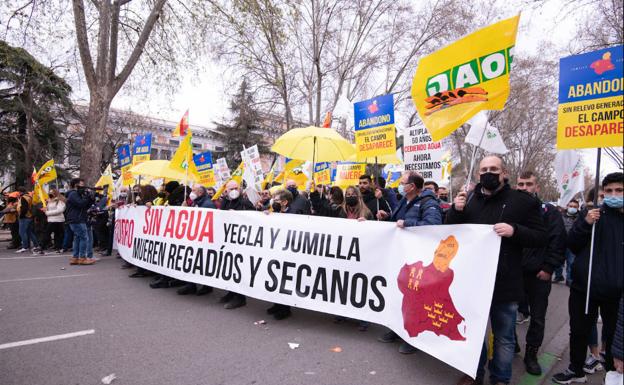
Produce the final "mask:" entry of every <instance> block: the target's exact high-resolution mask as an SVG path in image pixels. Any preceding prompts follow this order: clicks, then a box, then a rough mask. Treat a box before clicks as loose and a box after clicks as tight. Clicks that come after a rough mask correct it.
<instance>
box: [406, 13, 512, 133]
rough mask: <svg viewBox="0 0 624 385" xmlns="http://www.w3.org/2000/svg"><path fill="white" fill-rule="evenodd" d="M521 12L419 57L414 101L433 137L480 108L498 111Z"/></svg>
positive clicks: (504, 97) (504, 96)
mask: <svg viewBox="0 0 624 385" xmlns="http://www.w3.org/2000/svg"><path fill="white" fill-rule="evenodd" d="M519 20H520V15H518V16H515V17H512V18H510V19H506V20H502V21H499V22H498V23H495V24H492V25H490V26H488V27H485V28H483V29H480V30H478V31H476V32H474V33H472V34H470V35H468V36H466V37H464V38H462V39H460V40H458V41H456V42H454V43H452V44H450V45H448V46H446V47H444V48H442V49H440V50H439V51H436V52H434V53H432V54H431V55H429V56H426V57H424V58H422V59H421V60H420V61H419V62H418V68H417V69H416V75H415V76H414V80H413V81H412V100H413V102H414V104H415V105H416V109H417V110H418V115H419V116H420V119H421V120H422V121H423V123H424V124H425V126H426V127H427V129H428V130H429V133H430V134H431V137H432V139H433V141H434V142H437V141H439V140H441V139H443V138H445V137H446V136H448V135H450V134H451V133H452V132H453V131H455V130H456V129H457V128H458V127H459V126H461V125H462V124H463V123H465V122H466V121H467V120H468V119H470V118H471V117H472V116H473V115H474V114H476V113H477V112H479V111H481V110H502V109H503V108H504V107H505V103H506V102H507V97H508V96H509V72H510V69H511V63H512V59H513V48H514V45H515V44H516V32H517V30H518V22H519Z"/></svg>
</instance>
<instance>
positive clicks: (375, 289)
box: [368, 275, 386, 312]
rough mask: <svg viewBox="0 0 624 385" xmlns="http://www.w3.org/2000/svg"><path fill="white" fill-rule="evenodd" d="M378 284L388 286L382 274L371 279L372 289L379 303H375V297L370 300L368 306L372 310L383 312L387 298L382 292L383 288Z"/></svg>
mask: <svg viewBox="0 0 624 385" xmlns="http://www.w3.org/2000/svg"><path fill="white" fill-rule="evenodd" d="M378 286H382V287H386V279H385V278H384V277H382V276H379V275H376V276H374V277H373V279H371V290H372V292H373V294H374V295H375V296H376V297H377V300H378V301H379V304H378V305H376V304H375V300H374V299H372V298H371V299H369V300H368V306H369V307H370V308H371V310H372V311H376V312H381V311H383V309H384V308H385V307H386V299H385V298H384V296H383V294H381V289H380V288H379V287H378Z"/></svg>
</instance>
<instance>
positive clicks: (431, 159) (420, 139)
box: [403, 126, 445, 181]
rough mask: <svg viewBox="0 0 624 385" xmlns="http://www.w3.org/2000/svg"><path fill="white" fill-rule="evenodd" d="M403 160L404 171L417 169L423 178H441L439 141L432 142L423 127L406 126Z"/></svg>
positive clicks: (441, 152)
mask: <svg viewBox="0 0 624 385" xmlns="http://www.w3.org/2000/svg"><path fill="white" fill-rule="evenodd" d="M404 138H405V142H404V145H403V162H404V163H405V171H417V172H418V173H419V174H420V175H422V177H423V178H424V179H425V180H434V181H441V180H442V156H443V155H444V152H445V151H444V148H443V147H442V143H441V142H434V141H433V140H432V139H431V135H429V132H428V131H427V129H426V128H425V127H422V126H420V127H415V126H412V127H406V128H405V131H404Z"/></svg>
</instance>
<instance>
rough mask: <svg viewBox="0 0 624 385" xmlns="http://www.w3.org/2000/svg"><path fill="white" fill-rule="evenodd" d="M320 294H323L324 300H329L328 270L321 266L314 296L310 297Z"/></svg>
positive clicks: (315, 282) (313, 292)
mask: <svg viewBox="0 0 624 385" xmlns="http://www.w3.org/2000/svg"><path fill="white" fill-rule="evenodd" d="M318 295H320V296H322V297H323V301H325V302H327V272H326V271H325V268H324V267H319V269H318V270H317V272H316V279H315V280H314V288H313V289H312V296H311V297H310V298H312V299H315V298H316V297H317V296H318Z"/></svg>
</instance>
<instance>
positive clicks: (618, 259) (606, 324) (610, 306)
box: [553, 172, 624, 384]
mask: <svg viewBox="0 0 624 385" xmlns="http://www.w3.org/2000/svg"><path fill="white" fill-rule="evenodd" d="M602 190H603V193H604V200H603V204H602V206H600V207H599V208H596V209H592V210H589V211H588V212H584V213H582V214H581V215H580V216H579V218H578V219H577V220H576V222H574V225H572V228H571V229H570V232H569V234H568V248H569V249H570V250H571V251H572V252H573V253H574V255H575V256H576V258H575V260H574V264H573V265H572V285H571V286H570V298H569V300H568V311H569V313H570V366H569V367H568V369H566V370H565V371H563V372H561V373H557V374H556V375H555V376H554V377H553V381H555V382H556V383H558V384H570V383H572V382H586V381H587V378H586V376H585V373H584V372H583V363H584V361H585V356H586V353H587V344H588V342H589V335H590V332H591V329H592V327H593V325H595V324H596V319H597V318H598V309H600V316H601V317H602V327H603V329H602V330H603V334H602V340H603V341H604V342H605V343H606V345H607V346H606V350H605V353H606V354H605V369H606V370H607V371H609V370H613V369H614V365H613V356H612V352H611V345H612V344H613V335H614V333H615V324H616V320H617V310H618V302H619V300H620V298H621V297H622V290H623V289H624V250H622V243H623V242H624V208H623V207H622V197H623V195H624V176H623V174H622V173H621V172H614V173H612V174H609V175H607V176H606V177H605V178H604V179H603V180H602ZM592 227H593V228H594V229H593V231H594V242H593V247H594V250H593V257H592V260H593V263H592V268H591V283H590V287H589V307H588V312H587V313H588V314H585V301H586V298H587V290H588V287H587V283H588V282H587V280H588V279H587V278H588V276H589V271H590V268H589V257H590V251H591V246H592Z"/></svg>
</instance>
